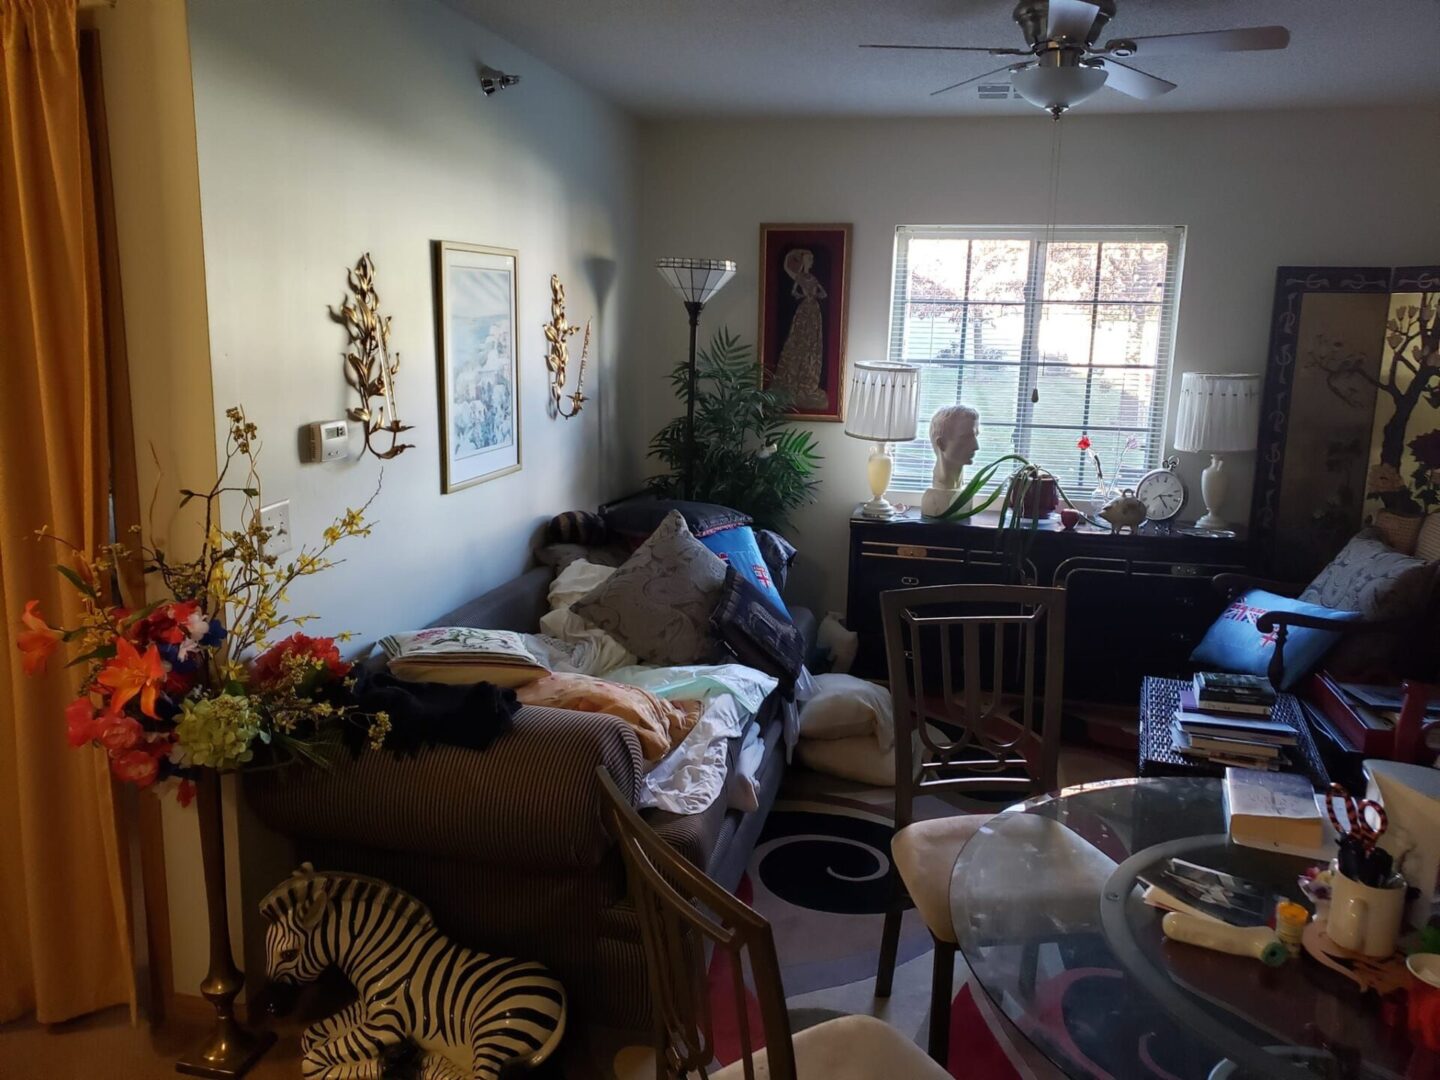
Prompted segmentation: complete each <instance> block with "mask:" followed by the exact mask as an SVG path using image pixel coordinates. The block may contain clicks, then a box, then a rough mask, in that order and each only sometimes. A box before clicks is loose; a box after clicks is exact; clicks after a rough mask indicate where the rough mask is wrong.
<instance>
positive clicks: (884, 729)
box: [800, 672, 895, 750]
mask: <svg viewBox="0 0 1440 1080" xmlns="http://www.w3.org/2000/svg"><path fill="white" fill-rule="evenodd" d="M856 735H869V736H871V737H872V738H873V739H874V740H875V742H876V743H877V744H878V745H879V747H880V749H881V750H889V749H890V747H891V746H892V745H893V744H894V742H895V720H894V712H893V707H892V705H891V701H890V691H888V690H886V689H885V688H884V687H880V686H876V685H875V684H874V683H870V682H866V681H865V680H864V679H857V678H856V677H855V676H854V675H839V674H835V673H834V672H827V673H826V674H824V675H816V676H815V693H814V694H813V695H812V696H811V698H810V700H809V701H807V702H805V704H804V705H803V706H801V708H800V737H801V738H802V739H848V738H852V737H854V736H856Z"/></svg>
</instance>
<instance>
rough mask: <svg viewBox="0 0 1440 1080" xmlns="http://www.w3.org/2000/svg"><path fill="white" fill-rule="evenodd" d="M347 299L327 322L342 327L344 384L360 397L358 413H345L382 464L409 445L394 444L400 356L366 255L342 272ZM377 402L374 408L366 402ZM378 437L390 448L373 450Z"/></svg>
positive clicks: (396, 441) (398, 426)
mask: <svg viewBox="0 0 1440 1080" xmlns="http://www.w3.org/2000/svg"><path fill="white" fill-rule="evenodd" d="M346 279H347V282H348V284H349V287H350V293H351V299H349V300H344V301H342V302H341V304H340V308H339V310H338V311H337V310H336V309H335V308H331V309H330V317H331V318H332V319H334V320H335V321H336V322H338V323H340V324H341V325H342V326H344V327H345V333H346V334H347V335H348V336H349V338H350V347H349V349H348V350H347V351H346V353H345V354H344V355H345V381H346V382H347V383H349V384H350V387H351V389H353V390H354V391H355V392H356V393H357V394H359V395H360V405H359V407H358V408H354V409H350V410H348V415H349V417H350V419H351V420H354V421H356V422H357V423H359V424H361V425H363V427H364V430H365V449H367V450H369V451H370V452H371V453H372V454H374V455H375V456H376V457H378V458H381V459H388V458H393V457H396V456H397V455H399V454H401V453H403V452H404V451H406V450H409V449H410V447H411V446H412V445H413V444H411V443H402V442H400V441H399V438H400V433H401V432H402V431H409V430H410V428H411V425H410V424H402V423H401V422H400V417H399V416H398V415H396V411H395V374H396V372H398V371H399V370H400V354H399V353H398V352H397V353H391V351H390V316H388V315H381V314H380V294H379V293H378V292H377V291H376V289H375V263H374V260H372V259H371V258H370V253H369V252H368V251H367V252H366V253H365V254H364V255H361V256H360V261H359V262H357V263H356V264H355V266H354V267H353V268H352V269H350V270H348V271H346ZM376 398H379V399H380V403H379V405H377V406H372V405H371V402H372V401H374V400H375V399H376ZM382 434H388V435H389V436H390V445H389V447H387V448H386V449H383V450H382V449H378V448H377V447H376V446H375V444H374V442H372V440H375V439H377V438H378V436H380V435H382Z"/></svg>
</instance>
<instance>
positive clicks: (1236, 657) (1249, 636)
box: [1190, 589, 1360, 690]
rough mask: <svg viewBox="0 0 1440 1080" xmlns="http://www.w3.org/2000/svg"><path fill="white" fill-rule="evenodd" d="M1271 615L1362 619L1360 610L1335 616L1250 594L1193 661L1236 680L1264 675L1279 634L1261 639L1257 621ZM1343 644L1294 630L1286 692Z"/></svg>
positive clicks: (1331, 635)
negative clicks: (1256, 625)
mask: <svg viewBox="0 0 1440 1080" xmlns="http://www.w3.org/2000/svg"><path fill="white" fill-rule="evenodd" d="M1267 611H1292V612H1295V613H1296V614H1299V615H1316V616H1319V617H1321V618H1327V619H1344V620H1347V621H1349V620H1351V619H1358V618H1359V617H1360V613H1359V612H1358V611H1335V610H1333V609H1331V608H1327V607H1321V606H1320V605H1319V604H1307V603H1304V602H1303V601H1300V600H1295V599H1293V598H1291V597H1289V596H1280V595H1278V594H1276V593H1272V592H1266V591H1265V590H1264V589H1250V590H1249V591H1247V592H1245V593H1243V594H1242V595H1241V596H1239V597H1238V598H1236V599H1235V600H1232V601H1231V602H1230V606H1229V607H1227V608H1226V609H1225V610H1224V611H1222V612H1221V613H1220V617H1219V618H1218V619H1216V620H1215V622H1214V623H1213V624H1212V625H1211V627H1210V629H1209V630H1207V631H1205V637H1204V639H1203V640H1202V641H1201V642H1200V644H1199V645H1197V646H1195V651H1194V652H1193V653H1191V654H1190V662H1191V663H1192V664H1195V665H1197V666H1198V667H1200V668H1202V669H1204V670H1206V671H1228V672H1231V673H1233V674H1237V675H1265V674H1266V673H1267V672H1268V670H1269V667H1270V657H1271V656H1273V655H1274V654H1275V634H1273V633H1270V634H1262V633H1260V631H1259V630H1257V629H1256V628H1255V622H1256V620H1258V619H1259V618H1260V616H1261V615H1264V614H1265V613H1266V612H1267ZM1339 640H1340V634H1339V632H1338V631H1333V630H1312V629H1310V628H1309V627H1301V626H1292V627H1290V630H1289V633H1288V634H1287V635H1286V637H1285V674H1284V677H1283V679H1282V681H1281V684H1280V689H1281V690H1288V689H1290V687H1292V686H1294V685H1295V684H1296V683H1297V682H1299V681H1300V680H1301V679H1302V678H1304V677H1305V676H1306V675H1308V674H1309V673H1310V671H1311V670H1312V669H1313V668H1315V667H1317V666H1319V664H1320V661H1321V660H1323V659H1325V654H1326V653H1327V652H1329V651H1330V648H1331V646H1333V645H1334V644H1335V643H1336V642H1337V641H1339Z"/></svg>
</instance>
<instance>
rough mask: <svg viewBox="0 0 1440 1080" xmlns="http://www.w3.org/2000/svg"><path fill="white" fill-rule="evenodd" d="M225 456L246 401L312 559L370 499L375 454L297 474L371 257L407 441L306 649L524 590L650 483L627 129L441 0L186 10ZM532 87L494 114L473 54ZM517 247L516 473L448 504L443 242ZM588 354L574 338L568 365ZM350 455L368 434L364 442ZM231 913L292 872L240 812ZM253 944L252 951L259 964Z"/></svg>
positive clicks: (343, 391)
mask: <svg viewBox="0 0 1440 1080" xmlns="http://www.w3.org/2000/svg"><path fill="white" fill-rule="evenodd" d="M189 20H190V26H189V30H190V49H191V59H192V65H193V71H194V101H195V116H196V129H197V134H198V145H199V173H200V197H201V207H202V219H203V229H204V248H205V279H206V284H207V287H208V292H209V296H210V304H209V333H210V343H211V376H212V378H213V382H214V393H213V407H214V410H215V414H216V417H217V420H216V424H217V429H216V433H215V435H216V443H218V442H219V441H220V439H221V438H222V436H223V430H222V425H223V421H222V420H221V418H220V417H221V414H222V413H223V410H224V409H225V408H226V407H227V406H229V405H231V404H237V403H238V404H242V405H243V406H244V407H245V409H246V412H247V414H248V415H249V417H250V418H251V419H252V420H254V421H255V422H256V423H257V424H259V426H260V429H261V431H262V433H263V435H264V439H265V448H264V451H263V453H262V455H261V459H260V465H261V478H262V481H263V493H264V498H265V500H266V501H267V502H268V501H274V500H278V499H288V500H289V502H290V519H291V527H292V531H293V533H294V536H295V540H296V543H297V546H298V544H300V543H313V542H315V541H316V540H318V539H319V537H320V535H321V532H322V530H323V529H324V528H325V527H326V526H327V525H328V524H329V523H330V522H331V521H332V520H333V519H334V518H335V517H336V515H337V514H340V513H341V512H343V510H344V509H345V508H346V507H348V506H359V505H360V504H362V503H363V502H364V501H365V500H366V499H367V498H368V497H369V496H370V494H371V493H372V491H373V490H374V488H375V485H376V483H377V481H378V480H379V478H380V475H381V471H382V469H381V463H380V462H379V461H377V460H376V459H375V458H374V457H371V456H366V457H364V458H357V459H353V460H349V461H342V462H336V463H330V464H305V463H302V462H301V460H300V458H299V456H298V454H297V449H296V446H297V434H298V431H299V429H300V428H301V426H302V425H304V424H306V423H307V422H310V421H315V420H331V419H335V418H338V417H342V416H344V414H345V410H346V409H347V408H349V407H350V406H352V405H353V404H355V398H354V396H353V392H352V391H351V390H350V389H349V387H348V386H347V385H346V383H345V380H344V375H343V365H342V362H341V355H342V352H343V350H344V348H345V333H344V330H343V328H342V327H340V326H338V325H336V324H335V323H334V322H333V321H332V320H331V319H330V318H329V316H328V314H327V308H328V307H329V306H331V305H336V304H338V303H339V302H340V301H341V300H342V298H344V297H345V296H346V292H345V281H346V278H345V275H346V270H347V269H348V268H349V267H350V266H351V265H353V264H354V262H355V260H356V259H357V258H358V257H359V256H360V255H361V253H363V252H369V253H370V254H371V255H372V257H373V258H374V261H375V265H376V268H377V286H378V289H379V293H380V297H381V301H382V309H383V311H384V313H385V314H386V315H389V316H391V317H392V318H393V320H394V321H393V329H392V338H391V344H392V347H393V348H395V349H398V351H399V353H400V356H401V368H400V372H399V375H398V377H397V379H396V396H397V399H398V403H399V412H400V415H401V417H402V418H403V419H404V420H405V421H406V422H407V423H410V424H412V425H414V428H413V430H412V431H410V432H408V433H407V435H406V437H405V441H407V442H411V443H413V444H414V448H413V449H411V450H408V451H406V452H405V453H404V454H402V455H401V456H399V457H397V458H395V459H393V460H391V461H388V462H385V463H384V467H383V472H384V482H383V483H384V486H383V490H382V492H381V494H380V496H379V498H378V499H377V500H376V502H375V504H374V506H373V508H372V512H371V515H370V516H371V518H372V519H373V520H374V522H375V530H374V534H373V535H372V536H371V537H370V538H368V539H366V540H362V541H358V542H352V543H349V544H347V545H346V546H345V547H344V548H343V549H342V550H339V551H337V552H336V555H337V556H338V557H341V558H343V559H344V563H343V564H342V565H340V566H338V567H337V568H335V569H334V570H332V571H330V572H328V573H325V574H322V575H319V576H318V577H314V578H310V579H306V580H304V581H303V582H301V583H298V584H297V585H296V586H295V587H294V588H293V589H292V590H291V603H292V609H293V610H294V611H296V612H300V613H307V612H313V613H316V614H318V615H320V616H321V618H320V619H319V620H318V621H317V622H316V623H314V624H311V625H310V626H308V627H307V631H308V632H311V633H337V632H340V631H349V632H352V633H354V634H355V635H357V638H358V641H359V642H360V643H362V644H363V643H366V642H371V641H373V640H374V639H375V638H376V637H378V636H380V635H382V634H385V633H390V632H393V631H397V630H407V629H415V628H418V627H420V626H424V625H426V624H427V623H429V622H430V621H431V620H432V619H435V618H437V617H438V616H440V615H442V614H443V613H444V612H446V611H448V610H450V609H451V608H453V607H456V606H458V605H459V604H461V603H463V602H465V601H467V600H469V599H471V598H472V597H474V596H476V595H478V594H480V593H482V592H484V591H485V590H487V589H490V588H493V587H494V586H496V585H499V584H501V583H503V582H505V581H507V580H509V579H510V578H512V577H514V576H515V575H516V574H517V573H519V572H520V571H521V570H523V569H525V568H526V567H527V565H528V563H529V559H530V550H531V548H532V546H533V545H534V543H535V541H536V538H537V534H538V531H539V530H540V528H541V526H542V525H543V524H544V522H545V521H547V520H548V519H549V518H550V517H551V516H552V515H554V514H556V513H558V512H561V511H564V510H571V509H576V508H582V507H593V506H595V505H596V503H598V502H599V501H601V500H602V499H604V498H606V497H608V496H610V495H613V494H615V493H617V492H618V491H619V490H620V489H621V488H623V486H624V482H625V480H626V479H627V474H628V476H629V477H633V476H634V475H635V473H636V468H635V466H634V465H633V464H627V463H626V461H625V459H624V457H623V454H624V452H625V451H626V450H627V448H628V443H627V441H626V440H625V439H623V438H622V437H621V430H622V426H623V424H624V422H625V416H626V397H625V394H624V383H623V379H624V378H625V377H626V374H627V373H626V371H625V370H624V369H625V368H627V367H629V366H630V365H629V364H628V363H627V362H626V359H625V358H626V356H627V353H628V352H629V351H630V349H632V348H633V343H632V342H631V341H630V335H631V333H632V328H631V326H630V324H629V320H628V318H627V315H628V313H629V309H630V307H631V303H632V301H631V295H632V293H633V291H634V290H633V285H632V282H633V280H634V277H633V275H634V273H635V267H636V265H637V262H636V258H635V247H636V244H637V242H638V237H639V140H638V131H637V129H636V126H635V125H634V123H633V122H632V121H631V120H630V119H629V118H628V117H626V116H624V115H623V114H621V113H620V112H618V111H617V110H615V109H614V108H612V107H610V106H608V105H606V104H604V103H603V102H601V101H600V100H599V99H598V98H597V97H595V96H594V95H593V94H591V93H590V92H588V91H586V90H585V89H583V88H582V87H580V86H578V85H577V84H575V83H574V82H572V81H570V80H569V79H567V78H565V77H564V76H562V75H560V74H558V73H556V72H555V71H553V70H551V69H549V68H547V67H546V66H545V65H543V64H541V63H540V62H538V61H536V60H535V59H533V58H532V57H530V56H528V55H526V54H524V53H522V52H519V51H518V50H516V49H514V48H513V47H511V46H509V45H508V44H507V43H505V42H503V41H501V40H499V39H497V38H495V37H494V36H492V35H490V34H488V33H486V32H485V31H484V30H482V29H481V28H480V27H478V26H477V25H476V24H475V23H474V22H472V21H470V20H468V19H466V18H465V17H463V16H461V15H459V14H457V13H456V12H455V11H453V10H451V9H450V8H448V7H445V6H444V5H442V4H440V3H438V2H436V0H306V2H305V3H294V2H293V0H247V2H246V3H235V2H233V0H190V4H189ZM482 61H483V62H485V63H489V64H492V65H494V66H497V67H499V68H502V69H504V70H506V71H510V72H515V73H518V74H520V75H521V76H522V80H523V81H522V82H521V84H520V85H519V86H518V87H515V88H513V89H509V90H506V91H504V92H503V93H501V94H499V95H497V96H495V97H492V98H486V97H485V96H484V95H483V94H481V92H480V87H479V81H478V78H477V75H476V69H477V66H478V65H479V64H480V63H481V62H482ZM441 239H443V240H454V241H461V242H467V243H475V244H486V245H493V246H498V247H507V248H513V249H516V250H517V251H518V252H519V263H518V266H519V280H518V320H519V324H518V327H517V341H518V346H519V362H520V393H519V403H520V412H521V417H520V435H521V442H522V463H523V468H522V469H521V471H519V472H517V473H514V474H512V475H509V476H505V477H501V478H498V479H495V480H492V481H490V482H488V483H484V484H481V485H478V486H476V487H472V488H468V489H465V490H463V491H459V492H457V493H455V494H451V495H443V494H441V487H440V451H439V447H438V445H437V444H438V440H439V438H440V431H439V421H438V410H439V395H438V391H437V370H436V359H435V306H434V299H433V285H432V279H431V241H433V240H441ZM552 273H557V274H559V275H560V277H561V279H562V280H563V281H564V283H565V284H566V287H567V300H568V315H569V318H570V320H571V321H572V322H575V323H583V322H584V320H585V319H586V318H588V317H591V316H593V317H594V319H595V327H594V328H595V336H594V339H593V343H592V357H591V368H590V370H589V371H588V372H587V375H586V391H587V392H588V393H589V394H590V395H591V398H592V400H591V401H590V402H589V403H588V404H587V405H586V407H585V409H584V411H582V412H581V414H580V415H579V416H578V417H577V418H575V419H573V420H563V419H551V418H550V417H549V416H547V415H546V402H547V400H548V393H547V382H546V371H545V362H544V357H545V342H544V338H543V334H542V332H541V328H542V326H543V324H544V323H546V322H547V321H548V319H549V317H550V288H549V280H550V275H551V274H552ZM578 348H579V346H578V342H577V343H576V345H575V351H576V355H577V357H578ZM355 444H356V445H357V446H358V439H357V440H355ZM239 809H240V820H239V822H238V826H239V831H240V834H241V842H240V845H239V847H240V849H241V853H242V855H243V865H242V866H241V873H240V876H241V882H240V894H241V900H240V905H241V908H242V912H243V915H244V917H245V918H246V919H247V920H252V922H253V920H255V918H256V916H255V907H256V903H257V902H258V900H259V899H260V898H261V897H262V896H263V895H264V893H265V892H266V891H268V890H269V889H270V887H271V886H273V885H274V884H275V882H276V881H277V880H278V879H279V878H280V877H282V876H283V875H284V874H285V873H288V871H289V870H290V869H293V863H292V862H291V861H290V860H291V855H290V853H289V849H288V846H287V845H284V844H280V843H277V842H275V839H274V838H273V837H268V836H266V835H265V833H264V831H263V829H261V828H260V826H259V825H258V823H257V822H255V821H253V820H250V819H248V818H247V817H246V816H245V814H244V807H243V806H242V807H240V808H239ZM259 939H260V935H259V934H258V933H253V932H252V933H250V934H249V935H248V945H249V946H250V949H249V951H248V956H247V962H248V966H249V967H250V969H251V970H252V973H253V972H254V971H255V970H256V969H257V968H258V966H259V963H260V957H259V955H258V953H257V952H256V946H257V945H258V944H259Z"/></svg>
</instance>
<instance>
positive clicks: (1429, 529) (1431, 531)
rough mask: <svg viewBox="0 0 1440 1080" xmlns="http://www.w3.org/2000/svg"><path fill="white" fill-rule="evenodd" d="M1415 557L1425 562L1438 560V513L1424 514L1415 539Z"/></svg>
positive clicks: (1439, 554)
mask: <svg viewBox="0 0 1440 1080" xmlns="http://www.w3.org/2000/svg"><path fill="white" fill-rule="evenodd" d="M1415 557H1416V558H1417V559H1423V560H1424V561H1425V562H1435V561H1436V560H1440V512H1436V513H1434V514H1426V515H1425V520H1424V521H1423V522H1421V523H1420V533H1419V535H1418V536H1416V537H1415Z"/></svg>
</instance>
